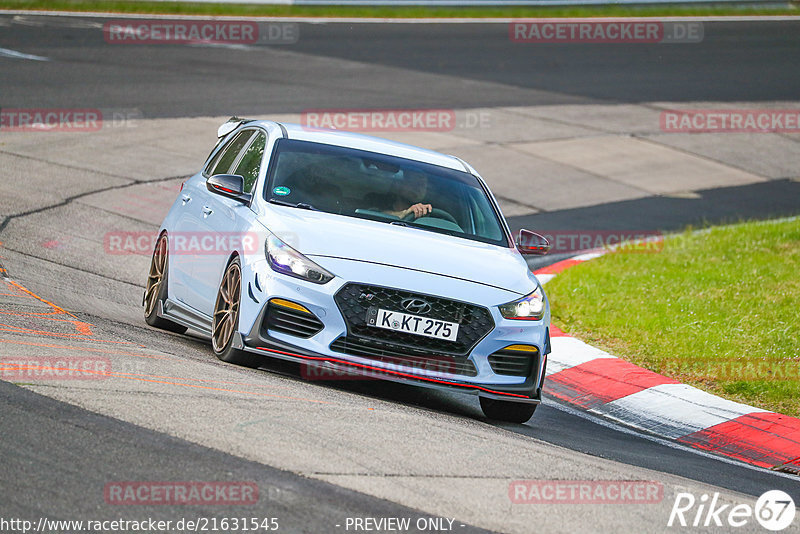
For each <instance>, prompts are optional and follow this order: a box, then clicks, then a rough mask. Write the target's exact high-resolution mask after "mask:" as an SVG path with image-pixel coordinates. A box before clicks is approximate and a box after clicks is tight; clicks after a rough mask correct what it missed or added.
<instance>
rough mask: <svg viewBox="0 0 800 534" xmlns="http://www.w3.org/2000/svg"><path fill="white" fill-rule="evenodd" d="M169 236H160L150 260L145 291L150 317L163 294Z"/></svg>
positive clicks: (147, 311)
mask: <svg viewBox="0 0 800 534" xmlns="http://www.w3.org/2000/svg"><path fill="white" fill-rule="evenodd" d="M167 247H168V243H167V236H166V235H162V236H161V237H159V238H158V243H156V248H155V250H154V251H153V259H152V261H151V262H150V274H149V275H148V276H147V286H146V289H145V293H144V303H145V306H144V315H145V317H149V316H150V315H152V313H153V310H154V309H155V307H156V304H157V303H158V297H159V296H160V294H161V286H162V284H163V283H164V273H165V272H166V270H167V269H166V267H167V253H168V252H167Z"/></svg>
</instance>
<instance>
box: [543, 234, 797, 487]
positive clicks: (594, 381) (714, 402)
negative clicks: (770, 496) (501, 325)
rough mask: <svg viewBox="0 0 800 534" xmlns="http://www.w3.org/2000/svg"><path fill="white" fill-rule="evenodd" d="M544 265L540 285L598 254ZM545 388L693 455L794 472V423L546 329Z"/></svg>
mask: <svg viewBox="0 0 800 534" xmlns="http://www.w3.org/2000/svg"><path fill="white" fill-rule="evenodd" d="M605 252H606V251H603V250H601V251H590V252H587V253H584V254H581V255H578V256H575V257H573V258H570V259H567V260H564V261H560V262H558V263H555V264H553V265H550V266H548V267H544V268H542V269H539V270H537V271H534V274H535V275H536V276H537V278H538V279H539V281H540V282H541V283H542V284H545V283H546V282H548V281H549V280H551V279H552V278H553V277H554V276H556V275H557V274H558V273H560V272H562V271H563V270H565V269H568V268H569V267H572V266H574V265H577V264H579V263H582V262H584V261H588V260H591V259H594V258H597V257H598V256H602V255H603V254H604V253H605ZM550 336H551V347H552V352H551V353H550V354H549V355H548V357H547V382H546V383H545V390H546V392H547V393H549V394H550V395H551V396H553V397H555V398H556V399H559V400H560V401H562V402H565V403H567V404H570V405H573V406H574V407H577V408H579V409H581V410H585V411H588V412H591V413H595V414H598V415H601V416H603V417H606V418H608V419H611V420H613V421H617V422H620V423H622V424H624V425H627V426H630V427H633V428H636V429H639V430H643V431H645V432H649V433H651V434H654V435H656V436H659V437H662V438H666V439H669V440H673V441H676V442H678V443H682V444H684V445H688V446H690V447H693V448H696V449H702V450H705V451H709V452H713V453H716V454H721V455H723V456H727V457H730V458H735V459H737V460H741V461H744V462H747V463H749V464H752V465H756V466H759V467H766V468H774V467H778V466H782V470H785V471H789V472H794V473H796V474H800V419H797V418H795V417H790V416H788V415H782V414H778V413H774V412H769V411H766V410H762V409H760V408H754V407H753V406H747V405H746V404H740V403H738V402H733V401H730V400H726V399H723V398H720V397H717V396H715V395H712V394H710V393H706V392H705V391H701V390H699V389H697V388H695V387H692V386H688V385H686V384H681V383H679V382H677V381H676V380H673V379H671V378H668V377H666V376H662V375H660V374H658V373H654V372H652V371H648V370H647V369H643V368H641V367H638V366H636V365H633V364H632V363H629V362H626V361H625V360H622V359H620V358H617V357H615V356H612V355H611V354H608V353H607V352H604V351H602V350H600V349H598V348H596V347H593V346H591V345H589V344H587V343H584V342H583V341H581V340H579V339H577V338H574V337H572V336H570V335H568V334H565V333H564V332H562V331H561V330H559V329H558V328H556V327H552V326H551V328H550Z"/></svg>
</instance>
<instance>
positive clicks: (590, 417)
mask: <svg viewBox="0 0 800 534" xmlns="http://www.w3.org/2000/svg"><path fill="white" fill-rule="evenodd" d="M543 404H544V405H545V406H548V407H550V408H555V409H556V410H560V411H562V412H564V413H567V414H569V415H574V416H576V417H580V418H581V419H585V420H587V421H589V422H591V423H595V424H597V425H600V426H602V427H605V428H608V429H610V430H613V431H615V432H620V433H622V434H627V435H629V436H636V437H640V438H642V439H646V440H647V441H652V442H654V443H658V444H659V445H663V446H665V447H669V448H670V449H676V450H679V451H684V452H690V453H692V454H696V455H698V456H702V457H704V458H709V459H712V460H717V461H718V462H722V463H725V464H729V465H735V466H737V467H742V468H744V469H749V470H751V471H758V472H759V473H769V474H771V475H775V476H776V477H782V478H788V479H789V480H797V476H796V475H790V474H788V473H781V472H780V471H773V470H771V469H766V468H764V467H758V466H755V465H751V464H748V463H744V462H742V461H740V460H734V459H732V458H728V457H726V456H719V455H716V454H712V453H710V452H706V451H704V450H701V449H695V448H693V447H688V446H686V445H682V444H680V443H676V442H674V441H670V440H668V439H664V438H660V437H658V436H654V435H652V434H648V433H645V432H641V431H638V430H634V429H631V428H629V427H626V426H623V425H620V424H617V423H615V422H613V421H609V420H607V419H604V418H602V417H601V416H598V415H597V414H593V413H590V412H586V411H583V410H578V409H577V408H572V407H571V406H568V405H566V404H562V403H560V402H556V401H553V400H550V399H548V398H545V399H544V401H543Z"/></svg>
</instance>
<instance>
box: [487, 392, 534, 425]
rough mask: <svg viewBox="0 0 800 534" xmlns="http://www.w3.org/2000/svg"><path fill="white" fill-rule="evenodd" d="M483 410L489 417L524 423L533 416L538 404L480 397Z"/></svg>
mask: <svg viewBox="0 0 800 534" xmlns="http://www.w3.org/2000/svg"><path fill="white" fill-rule="evenodd" d="M480 401H481V410H483V414H484V415H485V416H486V417H488V418H489V419H494V420H495V421H505V422H507V423H519V424H522V423H524V422H526V421H527V420H528V419H530V418H531V417H533V412H535V411H536V406H538V405H537V404H528V403H523V402H511V401H501V400H495V399H487V398H485V397H480Z"/></svg>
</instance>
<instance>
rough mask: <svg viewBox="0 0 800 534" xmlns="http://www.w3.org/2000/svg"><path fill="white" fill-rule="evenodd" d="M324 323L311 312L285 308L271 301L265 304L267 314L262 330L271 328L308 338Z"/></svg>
mask: <svg viewBox="0 0 800 534" xmlns="http://www.w3.org/2000/svg"><path fill="white" fill-rule="evenodd" d="M324 326H325V325H323V324H322V322H321V321H320V320H319V319H317V318H316V317H315V316H314V315H313V314H311V313H306V312H302V311H300V310H293V309H291V308H285V307H283V306H278V305H276V304H273V303H271V302H270V303H269V304H267V314H266V316H264V322H263V323H262V329H263V330H272V331H275V332H280V333H282V334H289V335H290V336H296V337H303V338H309V337H311V336H313V335H314V334H316V333H318V332H319V331H320V330H322V329H323V328H324Z"/></svg>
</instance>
